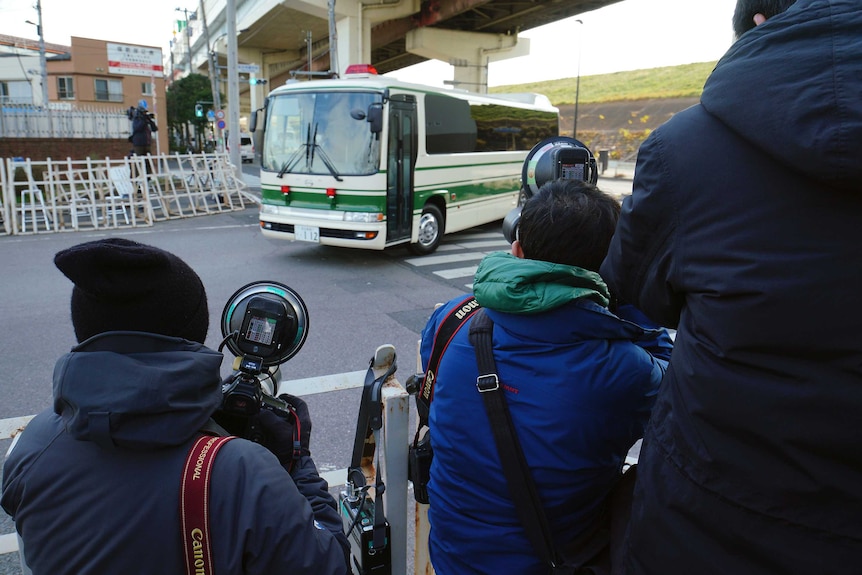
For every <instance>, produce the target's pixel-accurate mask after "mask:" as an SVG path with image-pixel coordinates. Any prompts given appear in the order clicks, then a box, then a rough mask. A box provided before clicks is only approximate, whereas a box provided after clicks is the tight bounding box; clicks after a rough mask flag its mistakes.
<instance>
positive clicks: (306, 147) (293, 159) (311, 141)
mask: <svg viewBox="0 0 862 575" xmlns="http://www.w3.org/2000/svg"><path fill="white" fill-rule="evenodd" d="M315 150H319V151H320V159H321V160H322V161H323V165H325V166H326V168H327V169H328V170H329V173H330V174H332V177H334V178H335V179H336V180H337V181H339V182H341V181H343V180H342V179H341V176H340V174H339V173H338V170H336V169H335V166H334V165H333V163H332V160H330V159H329V156H328V155H327V154H326V152H325V151H324V150H323V147H322V146H321V145H320V144H318V143H317V124H315V125H314V133H313V134H312V133H311V122H309V123H308V125H307V126H306V129H305V142H304V143H302V144H300V146H299V147H298V148H297V149H296V150H294V152H293V153H292V154H291V155H290V157H289V158H288V159H287V161H286V162H285V163H284V165H283V166H282V167H281V170H280V171H279V172H278V177H279V178H282V177H284V174H285V173H287V172H289V171H291V169H292V168H293V167H294V166H296V164H297V163H298V162H299V159H300V158H301V154H302V152H305V169H306V171H307V172H311V165H312V164H313V163H314V152H315Z"/></svg>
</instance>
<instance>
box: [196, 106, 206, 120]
mask: <svg viewBox="0 0 862 575" xmlns="http://www.w3.org/2000/svg"><path fill="white" fill-rule="evenodd" d="M195 116H197V117H198V118H203V117H204V106H203V104H195Z"/></svg>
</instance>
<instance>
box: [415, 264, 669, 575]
mask: <svg viewBox="0 0 862 575" xmlns="http://www.w3.org/2000/svg"><path fill="white" fill-rule="evenodd" d="M474 290H475V295H476V298H477V300H478V301H479V303H480V304H481V305H482V306H483V307H485V308H486V310H487V313H488V315H489V316H490V318H491V319H492V320H493V321H494V324H495V325H494V357H495V360H496V362H497V368H498V372H499V376H500V379H501V383H502V385H503V386H504V389H505V390H506V397H507V400H508V403H509V409H510V411H511V413H512V419H513V421H514V423H515V426H516V428H517V430H518V437H519V439H520V442H521V444H522V446H523V448H524V453H525V455H526V458H527V462H528V463H529V465H530V468H531V470H532V472H533V477H534V479H535V481H536V484H537V486H538V489H539V494H540V497H541V499H542V501H543V502H544V505H545V511H546V513H547V515H548V518H549V521H550V523H551V525H552V526H553V528H554V533H555V535H556V537H557V543H558V544H562V543H564V542H567V541H568V540H570V539H572V538H574V536H575V535H577V534H578V533H580V532H582V531H583V530H584V529H585V528H587V527H588V526H590V525H591V523H592V522H593V521H595V520H596V518H597V516H598V515H599V513H600V511H601V504H602V500H603V498H604V496H605V495H606V494H607V493H608V491H609V489H610V488H611V486H612V485H613V483H614V481H615V479H616V478H617V476H618V474H619V471H620V466H621V464H622V461H623V459H624V457H625V455H626V453H627V451H628V449H629V448H630V447H631V446H632V444H633V443H634V442H635V441H636V440H637V439H638V438H640V437H641V434H642V432H643V426H644V424H645V423H646V420H647V418H648V416H649V412H650V408H651V407H652V404H653V401H654V396H655V394H656V391H657V389H658V386H659V382H660V381H661V378H662V375H663V373H664V367H665V365H666V361H665V360H666V359H667V358H668V357H669V354H670V349H671V345H672V344H671V341H670V338H669V336H668V335H667V333H666V332H665V331H663V330H662V331H656V330H651V329H646V328H644V327H641V326H640V325H637V324H635V323H633V322H630V321H626V320H625V319H622V318H621V317H618V316H617V315H614V314H613V313H611V312H609V311H608V309H607V308H606V307H605V305H603V303H605V302H607V289H606V287H605V286H604V284H603V283H602V281H601V278H599V276H598V275H597V274H594V273H591V272H587V271H584V270H581V269H579V268H572V267H569V266H563V265H557V264H550V263H547V262H541V261H536V260H520V259H518V258H515V257H514V256H510V255H508V254H504V253H502V252H500V253H494V254H490V255H488V256H486V258H485V259H484V260H483V261H482V262H481V264H480V266H479V269H478V271H477V274H476V278H475V282H474ZM463 299H464V298H458V299H456V300H452V301H451V302H449V303H448V304H446V305H445V306H442V307H441V308H439V309H437V310H435V312H434V314H433V315H432V317H431V319H430V321H429V323H428V325H427V326H426V328H425V330H424V331H423V334H422V345H421V356H422V361H423V367H424V366H425V365H427V362H428V358H429V356H430V353H431V347H432V345H433V339H434V334H435V332H436V330H437V327H438V325H439V322H440V321H441V319H442V318H443V317H445V315H446V314H447V312H448V311H449V310H450V309H451V308H452V307H453V306H455V305H458V303H459V302H461V301H462V300H463ZM468 332H469V321H468V322H467V323H466V324H465V325H463V326H462V327H461V329H460V330H459V331H458V333H457V334H456V336H455V337H454V339H453V341H452V342H451V344H450V345H449V347H448V348H447V350H446V353H445V354H444V355H443V359H442V361H441V363H440V366H439V370H438V376H437V381H436V383H435V390H434V397H433V402H432V404H431V413H430V429H431V438H432V439H431V441H432V445H433V447H434V460H433V464H432V467H431V483H430V485H429V494H430V503H431V506H430V511H429V517H430V521H431V536H430V552H431V560H432V563H433V565H434V568H435V570H436V572H437V573H438V575H453V574H458V575H468V574H488V575H499V574H501V573H518V574H519V575H530V574H544V573H546V572H547V568H546V567H545V566H543V565H542V564H541V562H540V560H539V558H538V556H537V555H536V553H535V552H534V551H533V548H532V547H531V545H530V542H529V541H528V540H527V539H526V538H525V535H524V531H523V529H522V527H521V524H520V523H519V521H518V518H517V516H516V514H515V508H514V504H513V502H512V500H511V498H510V496H509V492H508V487H507V484H506V482H505V480H504V479H503V476H502V468H501V466H500V461H499V458H498V456H497V451H496V447H495V444H494V440H493V436H492V433H491V429H490V426H489V423H488V419H487V416H486V413H485V408H484V405H483V403H482V398H481V397H480V395H479V392H478V391H477V390H476V377H477V375H478V370H477V367H476V356H475V353H474V350H473V347H472V346H471V345H470V342H469V333H468ZM651 351H652V352H654V353H655V354H656V355H652V354H651V353H650V352H651ZM659 357H661V358H664V359H658V358H659Z"/></svg>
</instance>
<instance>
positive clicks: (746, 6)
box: [733, 0, 796, 38]
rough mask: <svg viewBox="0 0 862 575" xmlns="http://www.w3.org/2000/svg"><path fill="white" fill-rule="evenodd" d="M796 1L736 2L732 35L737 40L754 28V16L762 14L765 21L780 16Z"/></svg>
mask: <svg viewBox="0 0 862 575" xmlns="http://www.w3.org/2000/svg"><path fill="white" fill-rule="evenodd" d="M794 2H796V0H737V2H736V9H735V10H734V11H733V33H734V34H735V35H736V37H737V38H739V37H740V36H742V35H743V34H745V33H746V32H748V31H749V30H751V29H752V28H754V15H755V14H763V15H764V16H765V17H766V19H767V20H768V19H769V18H772V17H773V16H775V15H776V14H781V13H782V12H784V11H785V10H787V9H788V8H790V6H791V5H792V4H793V3H794Z"/></svg>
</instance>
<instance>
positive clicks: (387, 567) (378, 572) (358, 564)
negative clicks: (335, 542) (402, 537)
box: [338, 485, 392, 575]
mask: <svg viewBox="0 0 862 575" xmlns="http://www.w3.org/2000/svg"><path fill="white" fill-rule="evenodd" d="M338 511H339V513H340V514H341V522H342V525H343V526H344V532H345V533H346V534H347V539H348V540H349V541H350V557H351V559H352V561H353V565H352V566H351V567H352V569H353V571H354V573H355V575H372V574H373V575H391V573H392V546H391V545H390V532H389V522H388V521H386V522H385V523H384V525H383V526H382V527H380V529H383V530H384V532H383V533H382V534H380V533H378V538H380V537H381V535H382V538H383V540H382V546H380V547H375V542H374V535H375V533H374V530H375V526H374V512H375V507H374V500H373V499H371V497H369V496H368V494H367V493H365V491H364V490H362V489H359V490H355V489H353V486H352V485H348V488H347V489H346V490H343V491H341V493H340V494H339V496H338ZM378 543H380V541H378Z"/></svg>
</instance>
